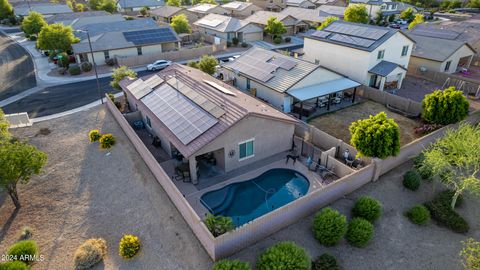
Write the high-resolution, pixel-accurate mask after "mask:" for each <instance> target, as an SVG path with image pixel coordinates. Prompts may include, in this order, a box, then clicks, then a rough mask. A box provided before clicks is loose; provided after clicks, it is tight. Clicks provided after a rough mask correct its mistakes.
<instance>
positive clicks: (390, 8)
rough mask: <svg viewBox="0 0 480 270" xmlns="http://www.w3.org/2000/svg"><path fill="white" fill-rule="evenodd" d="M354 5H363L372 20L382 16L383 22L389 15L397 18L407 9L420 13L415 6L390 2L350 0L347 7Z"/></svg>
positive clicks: (381, 0) (384, 0)
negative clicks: (379, 15)
mask: <svg viewBox="0 0 480 270" xmlns="http://www.w3.org/2000/svg"><path fill="white" fill-rule="evenodd" d="M355 4H362V5H365V7H366V8H367V12H368V15H369V17H370V19H372V20H375V19H376V18H377V16H378V14H382V16H383V17H384V19H385V20H386V19H387V18H388V17H389V16H391V15H394V16H395V17H398V16H399V15H400V13H402V11H403V10H405V9H407V8H413V10H414V12H415V13H417V12H419V11H420V9H418V8H417V7H415V6H412V5H409V4H407V3H402V2H394V1H391V0H350V2H349V5H355Z"/></svg>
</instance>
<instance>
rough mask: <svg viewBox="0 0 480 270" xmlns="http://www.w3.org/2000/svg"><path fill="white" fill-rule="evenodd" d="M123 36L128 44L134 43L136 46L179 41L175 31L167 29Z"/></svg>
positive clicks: (129, 33) (136, 32)
mask: <svg viewBox="0 0 480 270" xmlns="http://www.w3.org/2000/svg"><path fill="white" fill-rule="evenodd" d="M123 36H124V37H125V39H126V40H127V41H128V42H132V43H133V44H135V45H144V44H152V43H160V42H173V41H177V37H176V36H175V34H174V33H173V31H172V30H171V29H170V28H167V27H165V28H157V29H147V30H139V31H131V32H123Z"/></svg>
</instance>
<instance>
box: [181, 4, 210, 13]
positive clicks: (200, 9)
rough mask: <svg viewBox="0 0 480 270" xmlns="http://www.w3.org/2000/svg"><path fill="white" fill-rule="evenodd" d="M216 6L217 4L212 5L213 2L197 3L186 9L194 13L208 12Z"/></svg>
mask: <svg viewBox="0 0 480 270" xmlns="http://www.w3.org/2000/svg"><path fill="white" fill-rule="evenodd" d="M216 7H218V5H213V4H198V5H195V6H193V7H191V8H188V9H187V10H189V11H191V12H196V13H202V14H203V13H209V11H210V10H211V9H214V8H216Z"/></svg>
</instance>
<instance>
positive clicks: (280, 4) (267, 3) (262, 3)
mask: <svg viewBox="0 0 480 270" xmlns="http://www.w3.org/2000/svg"><path fill="white" fill-rule="evenodd" d="M247 2H249V3H252V4H254V5H256V6H258V7H260V8H261V9H264V10H267V11H275V12H279V11H281V10H282V9H284V8H286V7H287V4H286V0H248V1H247Z"/></svg>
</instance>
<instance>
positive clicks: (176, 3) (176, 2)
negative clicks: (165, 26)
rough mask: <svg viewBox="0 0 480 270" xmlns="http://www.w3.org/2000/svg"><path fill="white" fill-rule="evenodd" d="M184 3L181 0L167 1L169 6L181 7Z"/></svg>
mask: <svg viewBox="0 0 480 270" xmlns="http://www.w3.org/2000/svg"><path fill="white" fill-rule="evenodd" d="M181 5H182V1H181V0H168V1H167V6H172V7H179V6H181Z"/></svg>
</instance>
